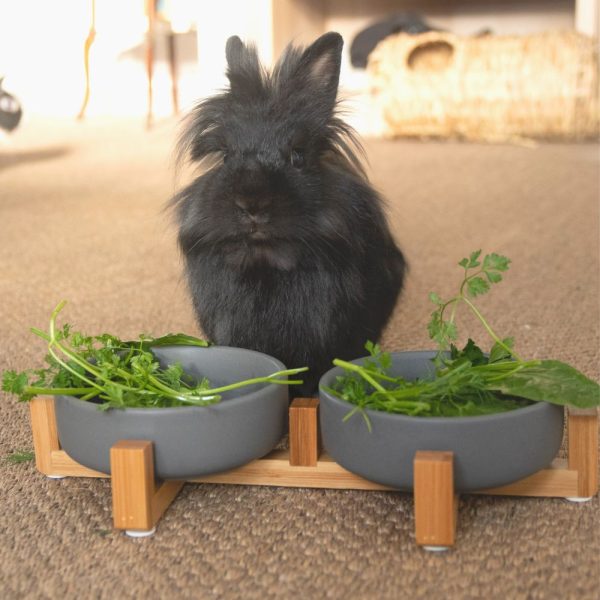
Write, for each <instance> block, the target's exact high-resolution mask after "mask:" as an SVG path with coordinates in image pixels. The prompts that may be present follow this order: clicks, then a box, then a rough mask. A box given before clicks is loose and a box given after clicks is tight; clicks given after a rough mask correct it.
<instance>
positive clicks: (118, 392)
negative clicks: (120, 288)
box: [2, 302, 307, 410]
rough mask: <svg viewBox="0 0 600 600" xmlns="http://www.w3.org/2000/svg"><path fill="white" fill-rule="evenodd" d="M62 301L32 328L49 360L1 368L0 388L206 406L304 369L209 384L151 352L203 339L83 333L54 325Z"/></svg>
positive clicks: (126, 403) (109, 403)
mask: <svg viewBox="0 0 600 600" xmlns="http://www.w3.org/2000/svg"><path fill="white" fill-rule="evenodd" d="M64 305H65V302H61V303H60V304H59V305H58V306H57V307H56V309H55V310H54V311H53V312H52V315H51V317H50V324H49V328H48V331H47V332H45V331H41V330H39V329H35V328H32V330H31V331H32V332H33V333H34V334H35V335H37V336H38V337H40V338H42V339H43V340H45V341H46V342H47V344H48V354H47V356H46V365H47V366H46V367H45V368H42V369H35V370H33V369H32V370H29V371H24V372H21V373H17V372H16V371H5V372H4V373H3V378H2V389H3V390H4V391H6V392H9V393H12V394H16V395H17V396H18V397H19V400H21V401H27V400H30V399H31V398H33V397H34V396H37V395H65V396H78V397H80V398H81V399H82V400H91V401H93V402H96V403H98V405H99V408H100V409H102V410H107V409H109V408H135V407H137V408H140V407H144V408H159V407H160V408H163V407H172V406H186V405H188V406H189V405H194V406H204V405H207V404H214V403H216V402H219V400H220V399H221V394H222V393H224V392H227V391H231V390H235V389H238V388H241V387H245V386H248V385H254V384H262V383H276V384H282V385H294V384H300V383H302V381H300V380H293V379H291V380H288V379H287V377H288V375H297V374H298V373H301V372H303V371H306V370H307V368H306V367H301V368H297V369H286V370H283V371H277V372H276V373H273V374H271V375H268V376H265V377H255V378H253V379H248V380H246V381H240V382H236V383H232V384H229V385H225V386H221V387H217V388H211V387H210V383H209V381H208V380H207V379H206V378H203V379H201V380H200V381H195V380H194V379H192V378H191V377H188V376H187V375H186V374H185V373H184V371H183V368H182V367H181V365H180V364H178V363H176V364H171V365H168V366H167V367H166V368H162V367H161V366H160V364H159V362H158V360H157V359H156V357H155V356H154V354H153V353H152V348H153V347H157V346H165V345H171V344H179V345H187V346H208V345H209V344H208V342H206V341H205V340H201V339H198V338H195V337H192V336H189V335H185V334H181V333H177V334H169V335H166V336H163V337H159V338H153V337H150V336H147V335H141V336H140V338H139V340H136V341H122V340H120V339H119V338H118V337H117V336H114V335H111V334H108V333H105V334H102V335H97V336H87V335H84V334H82V333H79V332H76V331H72V328H71V326H70V325H68V324H66V325H63V327H62V328H58V327H57V325H56V318H57V316H58V314H59V313H60V311H61V310H62V309H63V307H64Z"/></svg>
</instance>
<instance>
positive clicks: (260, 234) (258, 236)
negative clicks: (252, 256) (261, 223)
mask: <svg viewBox="0 0 600 600" xmlns="http://www.w3.org/2000/svg"><path fill="white" fill-rule="evenodd" d="M248 237H249V238H250V240H252V241H253V242H266V241H267V240H268V239H269V234H268V233H266V232H265V231H263V230H261V229H253V230H251V231H250V233H249V234H248Z"/></svg>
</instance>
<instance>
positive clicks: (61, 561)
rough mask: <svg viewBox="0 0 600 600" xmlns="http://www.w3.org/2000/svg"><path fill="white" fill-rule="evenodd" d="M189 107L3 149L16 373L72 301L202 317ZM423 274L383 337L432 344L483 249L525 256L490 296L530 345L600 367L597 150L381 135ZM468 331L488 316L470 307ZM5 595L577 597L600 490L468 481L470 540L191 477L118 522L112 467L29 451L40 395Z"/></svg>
mask: <svg viewBox="0 0 600 600" xmlns="http://www.w3.org/2000/svg"><path fill="white" fill-rule="evenodd" d="M174 134H175V123H174V122H171V121H169V122H164V123H160V124H159V125H158V126H156V128H155V129H154V130H153V131H151V132H146V131H145V130H144V129H143V126H142V122H141V120H140V121H139V122H134V121H129V122H126V121H123V122H115V121H90V122H88V123H85V124H75V123H73V122H71V121H64V122H39V121H30V122H28V123H26V124H25V125H24V126H23V128H22V129H21V130H20V131H19V132H18V134H17V135H16V136H14V137H13V139H12V144H11V145H7V144H5V145H2V146H0V369H4V368H25V367H33V366H36V365H38V364H39V363H40V360H41V359H42V357H43V355H44V348H43V345H42V344H41V343H39V341H38V340H37V339H36V338H34V337H33V336H32V335H31V334H29V333H28V328H29V327H30V326H32V325H35V326H39V327H44V326H45V324H46V322H47V318H48V315H49V313H50V311H51V310H52V309H53V307H54V306H55V305H56V304H57V302H58V301H59V300H61V299H63V298H65V299H68V301H69V305H68V307H67V308H66V309H65V314H64V316H65V319H67V320H68V321H70V322H72V323H74V324H76V325H77V327H79V328H81V329H83V330H84V331H89V332H100V331H113V332H116V333H120V334H122V335H123V336H130V335H137V334H138V333H139V332H142V331H144V332H149V333H155V334H161V333H166V332H169V331H175V330H177V331H188V332H191V333H194V332H197V331H198V330H197V327H196V325H195V323H194V318H193V315H192V311H191V307H190V302H189V299H188V297H187V295H186V288H185V285H184V282H183V280H182V277H181V262H180V259H179V256H178V253H177V250H176V247H175V242H174V230H173V228H172V227H171V225H170V223H169V219H168V216H167V215H166V214H164V213H163V212H162V209H163V206H164V203H165V201H166V199H167V198H168V197H169V196H170V194H171V193H172V192H173V190H174V189H175V186H176V185H177V182H176V181H175V177H174V175H173V169H172V162H171V149H172V142H173V138H174ZM367 151H368V155H369V159H370V163H371V175H372V180H373V182H374V183H375V185H376V186H377V187H378V188H379V189H380V190H381V191H382V192H383V193H384V195H386V196H387V198H388V199H389V210H390V216H391V219H392V222H393V227H394V230H395V233H396V234H397V238H398V240H399V243H400V244H401V246H402V247H403V249H404V251H405V252H406V255H407V257H408V259H409V261H410V265H411V270H410V274H409V278H408V281H407V285H406V290H405V293H404V295H403V297H402V300H401V303H400V304H399V306H398V308H397V311H396V313H395V316H394V319H393V322H392V323H391V324H390V326H389V328H388V330H387V331H386V333H385V336H384V340H383V341H384V345H385V346H386V347H387V348H389V349H398V350H405V349H416V348H426V347H428V346H430V343H429V341H428V337H427V333H426V323H427V321H428V317H429V313H430V311H431V309H432V307H431V305H430V304H429V303H428V301H427V294H428V292H429V291H430V290H435V291H437V292H439V293H440V294H449V293H451V292H452V291H453V290H454V289H455V286H456V285H457V283H458V278H459V277H460V269H459V268H458V267H456V262H457V261H458V260H460V259H461V258H462V257H463V256H464V255H465V254H466V253H468V252H469V251H470V250H473V249H476V248H480V247H482V248H483V249H484V251H497V252H500V253H504V254H507V255H508V256H509V257H511V258H512V259H513V264H512V269H511V271H510V272H509V273H508V275H507V277H506V279H505V281H504V282H503V283H502V284H501V285H500V286H498V287H497V289H496V290H494V293H493V294H491V295H490V296H489V297H485V298H483V299H482V300H481V306H482V310H484V311H485V313H486V314H487V315H489V316H490V318H491V320H492V322H493V324H494V325H495V326H496V328H497V330H498V331H499V332H501V333H502V334H503V335H509V334H511V335H514V336H515V338H516V340H517V347H518V349H519V351H520V353H521V354H522V355H525V356H530V357H554V358H557V359H562V360H566V361H568V362H570V363H572V364H573V365H574V366H576V367H578V368H580V369H581V370H582V371H584V372H585V373H586V374H588V375H589V376H592V377H594V378H595V379H598V378H599V377H600V373H599V366H600V360H599V297H600V294H599V287H598V286H599V262H600V261H599V255H598V249H599V239H598V238H599V223H598V200H599V195H598V194H599V189H598V186H599V165H600V161H599V158H598V148H597V147H596V146H595V145H591V144H588V145H567V144H552V145H540V146H538V147H536V148H528V147H517V146H485V145H473V144H459V143H419V142H397V143H392V142H369V143H367ZM463 333H464V334H467V333H471V334H472V335H477V336H478V337H480V338H481V337H482V336H483V335H484V333H483V332H482V331H481V329H480V328H479V327H478V326H477V325H476V324H475V323H474V322H473V321H472V320H469V321H468V322H467V324H466V325H465V326H464V327H463ZM0 411H1V412H0V414H1V417H0V418H1V424H2V433H1V436H0V597H2V598H7V599H11V600H12V599H13V598H50V599H54V598H68V599H71V598H111V599H113V598H117V599H121V598H144V597H146V598H168V597H173V598H236V597H243V598H261V599H262V598H296V597H302V598H306V599H313V598H373V599H379V598H390V599H396V598H413V597H414V598H428V599H429V598H443V599H447V598H450V599H453V598H485V599H488V598H509V599H511V600H514V599H538V598H560V599H568V598H578V599H580V600H584V599H590V600H591V599H593V598H597V597H598V590H599V588H600V561H599V556H600V555H599V552H600V535H599V533H600V523H599V519H598V506H599V501H598V498H597V497H596V498H595V499H594V500H593V501H591V502H589V503H586V504H581V505H577V504H571V503H569V502H567V501H565V500H561V499H516V498H507V497H479V496H464V497H463V498H462V499H461V506H460V516H459V531H458V539H457V544H456V547H455V549H454V550H452V551H450V552H447V553H445V554H441V555H440V554H437V555H433V554H428V553H426V552H424V551H423V550H421V549H419V548H418V547H417V546H416V545H415V543H414V533H413V530H414V520H413V514H412V509H413V502H412V499H411V497H410V496H409V495H406V494H404V495H402V494H394V493H382V492H356V491H329V490H324V491H321V490H319V491H315V490H304V489H297V490H289V489H278V488H275V487H272V488H271V487H262V488H260V487H238V486H229V487H228V486H218V485H191V484H188V485H186V486H185V488H184V490H183V491H182V493H181V494H180V495H179V497H178V498H177V500H176V501H175V502H174V504H173V505H172V506H171V507H170V508H169V510H168V511H167V513H166V514H165V516H164V517H163V519H162V520H161V522H160V523H159V527H158V530H157V533H156V534H155V535H154V537H152V538H148V539H143V540H131V539H128V538H126V537H125V536H124V535H123V534H122V533H119V532H117V531H114V530H112V529H111V496H110V484H109V481H107V480H91V479H74V478H71V479H63V480H59V481H53V480H50V479H47V478H45V477H43V476H42V475H40V474H39V473H38V472H36V470H35V468H34V465H33V464H32V463H31V462H28V463H24V464H17V465H15V464H10V463H9V462H8V461H7V460H6V456H7V455H9V454H10V453H12V452H14V451H15V450H23V449H31V448H32V441H31V435H30V430H29V423H28V416H27V407H26V406H25V405H20V404H17V403H16V402H15V401H14V400H13V399H12V398H8V397H7V396H6V395H2V397H1V398H0Z"/></svg>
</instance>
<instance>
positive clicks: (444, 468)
mask: <svg viewBox="0 0 600 600" xmlns="http://www.w3.org/2000/svg"><path fill="white" fill-rule="evenodd" d="M414 501H415V534H416V541H417V544H419V545H421V546H423V547H424V548H425V549H427V550H445V549H447V548H448V547H450V546H452V545H454V540H455V535H456V520H457V508H458V497H457V496H456V495H455V493H454V474H453V455H452V452H434V451H419V452H417V453H416V454H415V459H414Z"/></svg>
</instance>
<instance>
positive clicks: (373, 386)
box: [328, 250, 600, 430]
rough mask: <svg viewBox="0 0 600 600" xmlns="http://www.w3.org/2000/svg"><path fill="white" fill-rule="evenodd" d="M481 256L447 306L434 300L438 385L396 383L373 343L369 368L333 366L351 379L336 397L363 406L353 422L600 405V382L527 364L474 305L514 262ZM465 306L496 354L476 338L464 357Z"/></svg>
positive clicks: (556, 365)
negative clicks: (542, 404)
mask: <svg viewBox="0 0 600 600" xmlns="http://www.w3.org/2000/svg"><path fill="white" fill-rule="evenodd" d="M480 257H481V250H478V251H476V252H472V253H471V254H470V256H469V257H468V258H463V259H462V260H461V261H460V262H459V263H458V264H459V265H460V266H461V267H462V268H463V270H464V272H463V280H462V282H461V284H460V286H459V290H458V293H457V294H456V295H455V296H453V297H452V298H450V299H449V300H443V299H442V298H440V296H439V295H438V294H436V293H435V292H431V293H430V294H429V298H430V300H431V301H432V302H433V303H434V304H435V305H436V310H435V311H434V312H433V313H432V315H431V320H430V322H429V325H428V331H429V335H430V337H431V339H432V340H434V341H435V342H437V345H438V352H437V355H436V357H435V358H434V360H433V363H434V367H435V368H434V373H433V375H432V378H430V379H427V380H417V381H406V380H405V379H403V378H401V377H392V376H391V375H390V374H389V369H390V364H391V357H390V355H389V354H388V353H385V352H382V351H381V349H380V347H379V346H378V345H376V344H373V343H372V342H367V344H366V345H365V348H366V349H367V351H368V352H369V355H370V358H369V359H368V360H366V361H365V362H364V364H363V365H361V366H359V365H355V364H352V363H349V362H346V361H343V360H340V359H335V360H334V361H333V364H334V365H336V366H340V367H343V368H344V370H345V372H346V373H345V375H343V376H340V377H338V378H337V381H336V383H335V385H334V386H333V387H332V388H331V389H329V390H328V391H330V392H331V393H333V394H335V395H337V396H338V397H340V398H342V399H343V400H345V401H347V402H349V403H351V404H354V405H355V408H354V409H352V410H351V411H350V412H349V413H348V414H347V415H346V417H345V420H346V419H348V418H350V417H351V416H352V415H354V414H357V413H360V414H362V415H363V417H364V418H365V421H366V423H367V426H368V427H369V430H370V429H371V423H370V421H369V419H368V416H367V413H366V412H365V409H371V410H381V411H387V412H392V413H400V414H406V415H415V416H416V415H418V416H443V417H450V416H473V415H483V414H489V413H496V412H503V411H507V410H513V409H515V408H520V407H523V406H527V405H528V404H530V403H531V401H546V402H551V403H553V404H559V405H570V406H575V407H578V408H592V407H596V406H599V405H600V386H599V385H598V383H596V382H595V381H592V380H591V379H589V378H587V377H586V376H585V375H583V374H582V373H580V372H579V371H577V370H576V369H574V368H573V367H571V366H569V365H567V364H565V363H562V362H560V361H557V360H523V359H522V358H521V357H520V356H519V355H517V353H516V352H515V350H514V340H513V338H511V337H504V338H502V337H500V336H499V335H498V334H497V333H496V332H495V331H494V330H493V329H492V327H491V325H490V324H489V322H488V321H487V320H486V319H485V318H484V316H483V315H482V314H481V312H480V311H479V309H478V308H477V307H476V305H475V304H474V302H473V300H472V298H475V297H477V296H480V295H482V294H485V293H487V292H488V291H489V290H490V289H491V286H492V285H494V284H496V283H499V282H500V281H501V280H502V276H503V273H504V272H506V271H507V270H508V268H509V265H510V260H509V259H508V258H506V257H505V256H501V255H499V254H495V253H492V254H488V255H486V256H485V257H484V258H483V260H480ZM461 305H464V306H466V307H467V308H469V309H470V310H471V311H472V312H473V313H474V314H475V316H476V317H477V318H478V319H479V320H480V321H481V323H482V325H483V326H484V328H485V330H486V331H487V333H488V334H489V335H490V337H491V338H492V340H493V346H492V348H491V350H490V352H489V354H487V355H486V354H485V353H484V352H483V351H482V350H481V348H480V347H479V346H477V345H476V344H475V342H473V340H471V339H469V340H468V342H467V344H466V345H465V346H464V348H462V349H461V350H459V349H458V348H457V347H456V346H455V345H454V343H453V342H454V341H456V339H457V337H458V329H457V325H456V315H457V309H458V307H459V306H461Z"/></svg>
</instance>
